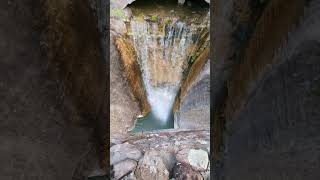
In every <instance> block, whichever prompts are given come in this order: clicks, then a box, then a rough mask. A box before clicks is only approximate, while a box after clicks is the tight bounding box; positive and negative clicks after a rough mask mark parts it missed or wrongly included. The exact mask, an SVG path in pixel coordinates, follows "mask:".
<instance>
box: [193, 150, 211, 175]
mask: <svg viewBox="0 0 320 180" xmlns="http://www.w3.org/2000/svg"><path fill="white" fill-rule="evenodd" d="M188 161H189V163H190V165H191V166H192V168H193V169H195V170H197V171H205V170H206V169H207V167H208V164H209V157H208V153H207V152H206V151H204V150H202V149H199V150H196V149H191V150H190V151H189V154H188Z"/></svg>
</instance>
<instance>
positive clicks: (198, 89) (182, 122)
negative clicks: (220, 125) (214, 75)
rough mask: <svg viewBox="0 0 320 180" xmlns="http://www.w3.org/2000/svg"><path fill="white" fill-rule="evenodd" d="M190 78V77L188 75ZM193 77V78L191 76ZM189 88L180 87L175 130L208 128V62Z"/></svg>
mask: <svg viewBox="0 0 320 180" xmlns="http://www.w3.org/2000/svg"><path fill="white" fill-rule="evenodd" d="M190 76H191V75H190ZM193 76H195V75H194V74H193ZM186 81H191V82H189V83H190V85H189V87H187V86H186V87H185V86H182V87H181V88H182V89H181V94H180V98H182V99H181V100H180V106H179V109H178V110H177V111H176V112H175V117H174V121H175V128H186V129H209V128H210V60H207V62H206V64H205V65H204V67H202V70H201V71H200V72H199V74H198V75H197V76H196V78H195V80H193V81H192V80H189V79H188V77H187V80H186Z"/></svg>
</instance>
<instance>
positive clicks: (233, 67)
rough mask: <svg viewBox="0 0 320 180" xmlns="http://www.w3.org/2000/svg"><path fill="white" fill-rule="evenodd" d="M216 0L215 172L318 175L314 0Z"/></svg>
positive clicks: (230, 175) (228, 175)
mask: <svg viewBox="0 0 320 180" xmlns="http://www.w3.org/2000/svg"><path fill="white" fill-rule="evenodd" d="M216 5H217V7H216V9H217V12H215V13H214V17H213V18H214V25H216V27H220V28H216V30H215V31H214V32H213V33H214V35H212V36H213V37H215V38H214V41H215V40H216V41H217V42H215V43H214V44H215V46H214V47H213V48H214V52H213V56H214V65H213V67H214V70H216V71H214V75H213V78H214V79H213V80H214V83H216V84H213V87H214V89H215V90H213V91H214V94H213V96H214V97H213V98H214V105H215V106H214V107H213V108H214V110H215V114H216V115H215V119H214V120H215V122H214V123H215V124H214V126H215V128H214V131H215V132H216V133H215V134H214V136H215V139H214V146H215V148H214V152H215V154H214V159H215V160H214V164H215V172H216V176H217V177H216V178H217V179H230V180H232V179H253V180H254V179H276V180H278V179H279V180H280V179H281V180H284V179H319V177H320V174H319V173H318V171H317V170H316V169H319V167H320V160H319V158H318V156H319V151H317V150H316V149H319V146H320V144H319V143H318V139H319V137H320V134H319V133H317V132H319V129H320V126H319V123H318V120H319V113H318V112H319V109H320V104H319V102H320V101H319V96H318V95H317V93H316V92H317V90H315V89H317V88H316V87H319V84H320V83H319V81H318V78H319V77H318V76H319V74H320V68H319V65H320V64H319V61H318V60H316V59H319V52H320V50H319V42H320V41H319V40H320V39H319V37H320V36H319V27H320V26H319V24H320V22H319V20H318V19H316V17H318V16H319V13H318V12H319V1H317V0H314V1H285V0H281V1H272V0H270V1H266V2H265V3H264V4H260V5H258V6H257V5H256V6H253V5H252V2H251V1H247V2H246V3H243V4H238V3H237V2H236V1H217V4H216ZM237 10H240V11H239V12H240V14H242V15H244V14H246V13H247V15H245V16H240V15H237V16H234V15H233V14H234V13H236V12H237ZM241 10H242V11H241ZM240 17H245V18H244V20H242V19H241V18H240ZM246 19H247V20H246ZM248 19H249V21H248ZM219 25H221V26H219ZM237 27H238V28H237ZM239 27H241V28H239ZM223 28H225V29H223ZM239 34H240V35H239ZM219 35H220V36H219ZM239 37H242V38H239ZM222 41H224V43H222V44H220V42H222ZM223 92H225V93H223Z"/></svg>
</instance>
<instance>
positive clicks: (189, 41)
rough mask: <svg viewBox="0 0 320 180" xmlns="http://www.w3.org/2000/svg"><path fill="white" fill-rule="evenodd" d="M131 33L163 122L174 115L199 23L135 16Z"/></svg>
mask: <svg viewBox="0 0 320 180" xmlns="http://www.w3.org/2000/svg"><path fill="white" fill-rule="evenodd" d="M131 35H132V39H133V44H134V47H135V50H136V52H137V56H138V62H139V64H140V67H141V70H142V76H143V81H144V85H145V89H146V92H147V97H148V101H149V103H150V106H151V111H152V113H153V114H154V115H155V116H156V117H157V118H158V119H160V120H161V121H162V122H164V123H165V122H166V121H167V120H168V118H169V116H170V113H171V110H172V106H173V103H174V99H175V97H176V94H177V92H178V90H179V87H180V82H181V79H182V73H183V69H184V68H185V66H186V65H187V60H188V56H189V55H191V54H192V53H193V52H194V51H195V47H196V45H197V43H198V40H199V38H197V35H199V26H191V25H189V26H187V25H186V24H185V23H183V22H179V21H173V22H170V23H166V25H164V27H161V24H158V23H156V22H148V21H146V20H141V19H135V18H134V19H133V20H131Z"/></svg>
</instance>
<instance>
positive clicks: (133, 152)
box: [110, 143, 142, 165]
mask: <svg viewBox="0 0 320 180" xmlns="http://www.w3.org/2000/svg"><path fill="white" fill-rule="evenodd" d="M141 156H142V153H141V152H140V150H139V149H137V148H136V147H135V146H134V145H132V144H129V143H124V144H117V145H114V146H112V147H111V148H110V163H111V165H114V164H117V163H119V162H120V161H123V160H126V159H131V160H135V161H139V159H140V158H141Z"/></svg>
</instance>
